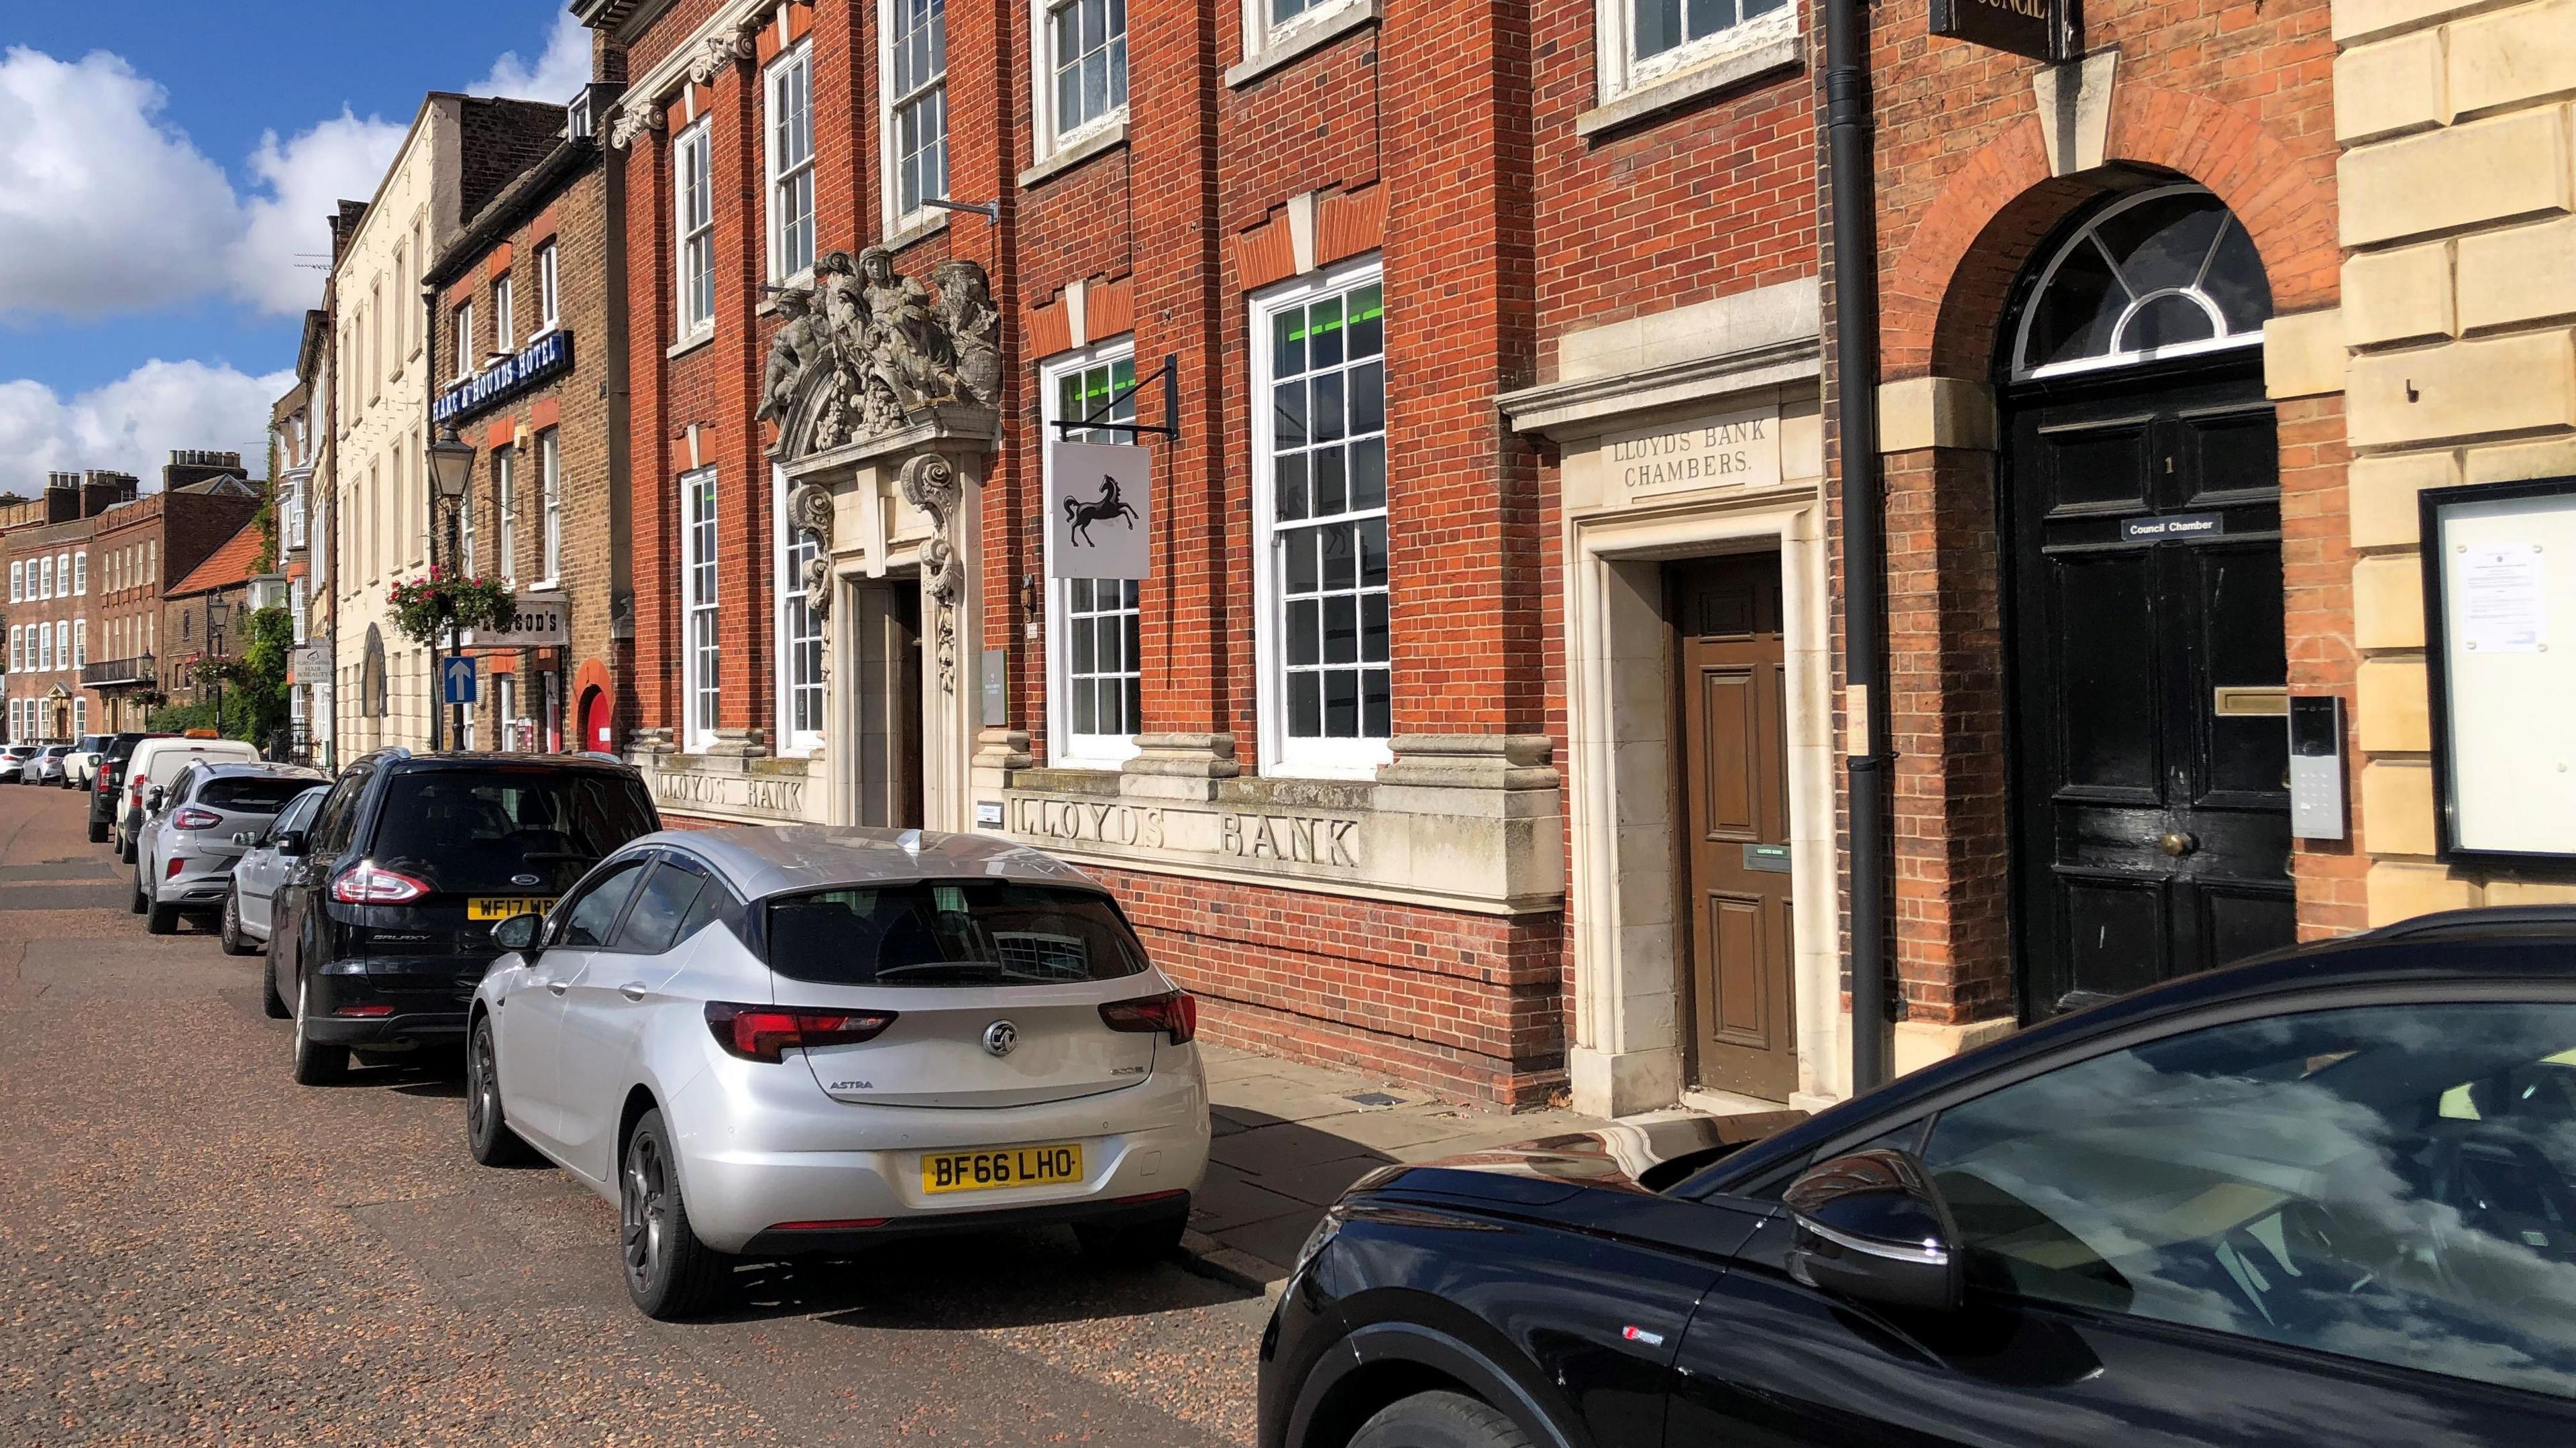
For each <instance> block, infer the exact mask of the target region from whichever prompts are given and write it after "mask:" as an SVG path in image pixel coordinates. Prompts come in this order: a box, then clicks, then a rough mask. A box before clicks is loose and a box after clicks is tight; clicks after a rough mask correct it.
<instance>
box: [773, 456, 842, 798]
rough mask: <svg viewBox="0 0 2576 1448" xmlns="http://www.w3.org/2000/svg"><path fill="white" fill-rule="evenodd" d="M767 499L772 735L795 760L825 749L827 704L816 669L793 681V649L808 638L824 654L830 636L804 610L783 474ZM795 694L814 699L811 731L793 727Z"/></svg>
mask: <svg viewBox="0 0 2576 1448" xmlns="http://www.w3.org/2000/svg"><path fill="white" fill-rule="evenodd" d="M769 499H770V502H769V516H770V518H771V520H772V521H773V522H774V524H775V525H776V530H777V536H776V537H774V538H773V539H771V541H770V566H771V567H772V568H774V569H775V570H776V577H777V579H778V587H777V588H776V590H774V591H775V592H776V593H777V595H778V599H777V603H778V607H777V610H776V612H777V617H776V619H775V620H774V621H773V624H772V629H771V637H772V638H773V639H774V640H775V642H776V648H777V661H776V663H777V667H776V668H775V669H773V670H772V671H771V676H772V677H773V678H774V679H775V680H776V681H777V685H778V697H777V699H776V701H775V708H776V710H777V716H776V717H777V721H778V725H777V728H776V730H775V731H774V733H775V735H776V737H777V739H778V752H779V753H780V754H781V755H783V756H787V757H789V758H796V757H800V756H805V755H810V754H812V753H813V752H814V751H815V750H817V749H820V748H822V747H823V715H822V710H823V708H824V706H825V704H826V702H827V700H826V696H825V694H824V692H823V678H822V673H821V670H820V669H818V670H817V671H816V675H815V677H814V678H812V679H800V678H798V677H797V672H796V664H795V659H796V649H797V646H798V645H799V644H802V643H804V642H805V641H806V640H807V639H809V638H810V639H819V640H821V641H822V644H823V648H824V650H825V652H826V653H827V654H828V652H829V651H830V649H831V646H832V645H831V631H830V630H829V629H828V628H827V627H826V626H825V625H824V622H823V620H821V619H819V618H816V617H814V616H813V614H812V613H811V612H809V611H808V610H807V609H806V607H805V577H804V558H805V557H806V555H807V547H806V545H801V544H800V543H799V541H798V537H797V530H796V528H795V526H794V524H793V523H792V522H791V521H790V520H789V518H788V516H787V474H786V472H785V470H783V469H781V468H777V467H772V468H771V469H770V470H769ZM808 630H810V632H809V631H808ZM799 693H808V694H810V695H812V697H813V700H814V706H815V715H814V727H813V728H811V729H803V728H799V727H797V725H796V696H797V695H798V694H799Z"/></svg>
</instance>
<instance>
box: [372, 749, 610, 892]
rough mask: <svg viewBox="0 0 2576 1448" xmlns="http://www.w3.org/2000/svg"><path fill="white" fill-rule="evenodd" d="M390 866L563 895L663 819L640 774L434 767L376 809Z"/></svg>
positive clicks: (390, 789)
mask: <svg viewBox="0 0 2576 1448" xmlns="http://www.w3.org/2000/svg"><path fill="white" fill-rule="evenodd" d="M376 820H377V824H376V835H375V843H374V847H373V849H372V850H371V851H370V854H371V855H372V856H373V858H374V860H375V862H376V864H377V866H378V867H379V868H381V869H387V870H393V871H397V872H399V873H401V874H405V875H410V876H412V877H414V878H415V879H418V880H420V881H421V882H422V883H424V884H426V885H428V886H429V887H430V888H431V889H432V890H435V891H440V892H445V893H451V894H452V893H458V892H464V893H471V894H493V895H498V894H511V895H530V896H537V895H559V894H561V893H563V892H564V891H565V890H567V889H569V888H571V886H572V883H573V882H574V881H575V880H578V879H580V878H581V877H582V875H583V874H584V873H585V872H587V871H588V870H589V869H590V867H591V866H593V865H595V864H598V863H599V862H600V860H602V859H603V858H605V857H606V856H607V855H608V854H609V853H610V852H612V851H614V850H615V849H617V847H618V846H620V845H623V844H625V843H626V842H627V841H628V840H631V839H633V838H635V837H636V836H637V835H642V834H649V833H651V832H652V831H653V830H654V829H655V828H656V827H657V825H658V823H659V822H658V821H657V820H656V819H655V817H654V814H653V806H652V801H650V800H649V799H647V798H645V795H644V786H643V785H642V784H641V783H640V782H639V781H637V780H634V779H632V778H628V777H626V776H623V775H617V774H610V773H608V772H606V771H603V770H567V769H509V768H495V769H488V770H485V769H472V770H468V769H429V770H413V771H408V772H404V773H400V774H397V775H395V776H394V778H393V779H392V781H391V782H390V783H389V784H388V785H387V786H386V789H385V796H384V802H383V803H382V804H381V805H380V806H379V807H378V808H377V811H376Z"/></svg>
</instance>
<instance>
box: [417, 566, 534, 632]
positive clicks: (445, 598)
mask: <svg viewBox="0 0 2576 1448" xmlns="http://www.w3.org/2000/svg"><path fill="white" fill-rule="evenodd" d="M385 602H386V604H387V606H388V607H389V608H390V609H391V610H392V612H393V623H394V628H395V629H396V630H397V631H399V632H400V633H401V634H402V636H403V637H405V638H407V639H410V640H411V641H412V642H413V643H416V644H424V645H429V646H432V647H435V646H436V645H439V644H442V643H444V642H446V641H447V637H448V632H449V630H450V629H467V628H481V629H490V628H500V627H503V626H504V625H506V624H508V623H509V621H510V618H511V616H512V615H513V614H514V613H516V612H517V610H518V605H517V603H516V601H515V600H514V599H513V598H512V597H511V594H510V586H509V585H508V584H506V583H502V582H500V581H498V580H497V579H489V578H457V577H454V576H452V575H450V574H449V573H448V572H447V571H446V570H444V569H441V568H436V567H433V568H431V569H430V570H429V573H428V576H426V577H423V578H407V579H404V580H403V581H401V582H399V583H397V584H395V585H394V586H393V587H392V588H390V589H388V590H386V593H385Z"/></svg>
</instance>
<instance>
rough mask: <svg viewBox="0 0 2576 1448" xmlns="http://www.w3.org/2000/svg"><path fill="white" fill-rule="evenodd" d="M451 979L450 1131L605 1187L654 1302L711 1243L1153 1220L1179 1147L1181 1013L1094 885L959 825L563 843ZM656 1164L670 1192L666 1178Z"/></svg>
mask: <svg viewBox="0 0 2576 1448" xmlns="http://www.w3.org/2000/svg"><path fill="white" fill-rule="evenodd" d="M540 924H541V922H540V920H539V918H538V916H536V915H535V914H523V915H520V916H518V917H517V918H515V919H512V920H508V921H504V922H503V923H502V925H501V926H500V928H499V929H498V930H496V931H495V932H494V935H495V939H496V940H497V941H498V942H499V943H500V944H502V945H503V946H505V947H507V948H509V949H511V950H512V951H513V952H514V953H513V954H511V955H508V956H505V957H503V958H502V959H501V960H500V961H498V962H496V963H495V964H494V966H493V967H492V969H491V971H490V972H489V973H488V974H487V975H486V976H485V977H484V979H483V983H482V985H481V987H480V988H479V989H477V990H476V991H475V993H474V1004H473V1014H472V1018H471V1025H470V1037H469V1044H468V1047H467V1052H466V1112H467V1123H466V1125H467V1137H468V1143H469V1145H470V1146H471V1147H472V1149H473V1151H474V1154H475V1157H476V1159H477V1160H480V1161H483V1162H486V1163H499V1162H502V1161H505V1160H508V1159H510V1158H511V1157H513V1156H516V1155H519V1154H520V1153H521V1151H522V1149H523V1146H524V1147H533V1148H534V1149H536V1150H537V1151H538V1152H540V1153H542V1154H543V1155H545V1156H546V1157H547V1158H548V1159H550V1160H552V1161H554V1162H555V1163H556V1164H557V1165H559V1166H561V1167H563V1168H564V1169H565V1170H567V1171H569V1172H571V1173H572V1174H573V1175H574V1176H575V1177H576V1178H578V1179H579V1180H581V1181H582V1182H583V1183H584V1184H586V1185H588V1186H589V1187H590V1188H591V1189H592V1190H594V1191H596V1192H598V1193H600V1194H601V1195H602V1196H605V1197H607V1198H608V1199H609V1200H611V1201H613V1202H615V1203H617V1205H618V1209H619V1212H620V1214H621V1218H622V1220H623V1221H624V1223H625V1225H626V1232H625V1243H626V1252H625V1263H626V1274H625V1275H626V1286H627V1291H628V1293H629V1294H630V1295H631V1296H632V1297H633V1299H634V1301H635V1303H636V1305H637V1306H638V1307H640V1308H642V1309H643V1311H644V1312H645V1313H646V1314H648V1315H650V1316H653V1317H659V1318H670V1317H678V1316H685V1315H688V1314H691V1313H694V1312H697V1311H700V1310H703V1309H704V1308H706V1307H708V1306H710V1305H711V1304H713V1303H714V1302H715V1301H716V1300H718V1298H719V1297H720V1295H721V1292H722V1289H723V1287H724V1284H725V1282H726V1280H727V1277H728V1273H727V1271H726V1267H727V1260H728V1259H729V1258H730V1257H732V1256H733V1255H735V1254H749V1255H755V1256H786V1255H793V1254H798V1253H847V1252H850V1251H853V1250H856V1249H859V1248H863V1247H865V1246H868V1245H870V1244H873V1243H878V1242H883V1241H887V1240H892V1239H895V1238H899V1237H904V1236H908V1235H912V1234H917V1233H924V1232H947V1231H958V1230H965V1229H977V1228H989V1227H995V1226H1004V1225H1015V1224H1022V1223H1040V1222H1066V1223H1070V1224H1071V1225H1072V1227H1073V1229H1074V1231H1075V1233H1076V1234H1077V1235H1078V1236H1079V1238H1080V1240H1081V1242H1082V1244H1083V1246H1084V1247H1085V1249H1086V1250H1088V1251H1092V1252H1095V1253H1100V1254H1105V1255H1109V1256H1114V1257H1126V1258H1134V1257H1142V1256H1150V1255H1155V1254H1158V1253H1160V1252H1163V1251H1167V1250H1169V1249H1170V1248H1171V1247H1173V1246H1174V1245H1176V1244H1177V1243H1178V1242H1179V1240H1180V1235H1181V1230H1182V1227H1183V1224H1184V1223H1185V1222H1186V1221H1187V1219H1188V1216H1189V1207H1190V1196H1191V1193H1192V1192H1194V1191H1195V1190H1196V1189H1197V1188H1198V1185H1199V1180H1200V1177H1201V1176H1202V1174H1203V1173H1204V1171H1205V1169H1206V1165H1207V1153H1208V1108H1207V1084H1206V1079H1205V1076H1204V1074H1203V1072H1202V1070H1201V1068H1200V1065H1199V1057H1198V1050H1197V1047H1196V1046H1195V1045H1194V1044H1193V1043H1192V1040H1193V1037H1194V1035H1195V1033H1196V1025H1197V1010H1196V1007H1195V1005H1194V1004H1193V1002H1192V1001H1191V998H1190V997H1189V996H1188V995H1186V994H1184V993H1182V992H1181V991H1180V990H1178V989H1176V988H1175V987H1174V986H1173V985H1172V983H1171V982H1170V981H1169V980H1167V979H1165V978H1164V976H1163V975H1162V974H1161V972H1159V971H1157V970H1156V969H1155V968H1154V966H1153V964H1152V962H1151V961H1149V960H1148V959H1147V958H1146V955H1145V949H1144V946H1143V945H1142V944H1141V943H1139V942H1138V940H1137V939H1136V935H1135V932H1134V931H1133V930H1131V929H1129V927H1128V925H1127V921H1126V919H1125V917H1124V916H1122V915H1121V914H1120V913H1119V909H1118V906H1117V903H1116V901H1115V900H1113V899H1112V898H1111V896H1110V894H1109V892H1108V891H1107V890H1105V889H1103V888H1102V887H1101V886H1100V885H1098V884H1096V883H1094V882H1093V881H1091V880H1090V879H1088V878H1086V877H1085V876H1083V875H1082V874H1081V873H1080V872H1078V871H1076V870H1074V869H1073V868H1072V867H1070V866H1068V865H1065V864H1063V863H1061V862H1060V861H1057V860H1056V859H1054V858H1053V857H1051V856H1048V855H1045V854H1042V853H1040V852H1038V851H1036V850H1032V849H1028V848H1025V847H1023V846H1018V845H1012V844H1008V843H1004V842H1000V841H996V840H992V839H988V838H986V837H984V836H981V835H935V834H923V833H921V832H919V831H906V832H902V833H898V832H895V831H892V830H867V829H844V828H825V827H817V826H797V827H789V828H781V829H746V830H729V831H718V832H713V833H692V832H682V831H673V832H670V833H666V834H656V835H650V836H647V837H645V838H643V839H640V840H638V841H636V842H634V843H633V844H630V845H628V846H627V847H626V848H625V849H624V850H622V851H620V852H618V853H617V854H616V855H614V856H612V857H611V858H610V859H608V860H607V861H605V862H604V863H602V864H601V865H599V866H598V867H597V868H596V869H594V870H592V871H591V872H590V873H589V875H588V876H586V877H585V878H584V879H583V880H582V881H581V883H580V884H578V885H576V886H574V887H573V889H572V890H571V892H570V893H568V894H567V895H565V896H564V898H563V900H562V901H561V902H560V904H559V905H558V906H557V907H556V909H555V910H554V911H553V912H552V913H551V914H549V915H548V916H546V917H545V919H544V921H543V922H542V936H540V933H539V932H540ZM683 1183H685V1184H686V1192H685V1195H684V1194H683V1190H682V1184H683Z"/></svg>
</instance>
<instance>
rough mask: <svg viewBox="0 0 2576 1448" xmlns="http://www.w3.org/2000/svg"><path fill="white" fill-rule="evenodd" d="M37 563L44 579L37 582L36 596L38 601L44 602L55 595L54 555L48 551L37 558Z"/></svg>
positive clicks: (38, 570)
mask: <svg viewBox="0 0 2576 1448" xmlns="http://www.w3.org/2000/svg"><path fill="white" fill-rule="evenodd" d="M36 564H37V570H36V571H37V572H38V573H39V574H40V575H41V576H42V581H41V582H39V583H38V584H37V586H36V589H35V593H34V597H35V600H36V601H37V602H38V603H44V602H46V601H48V600H50V599H51V598H52V597H53V596H54V557H53V555H52V554H50V553H48V554H46V555H45V556H44V557H42V558H39V559H37V560H36Z"/></svg>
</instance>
